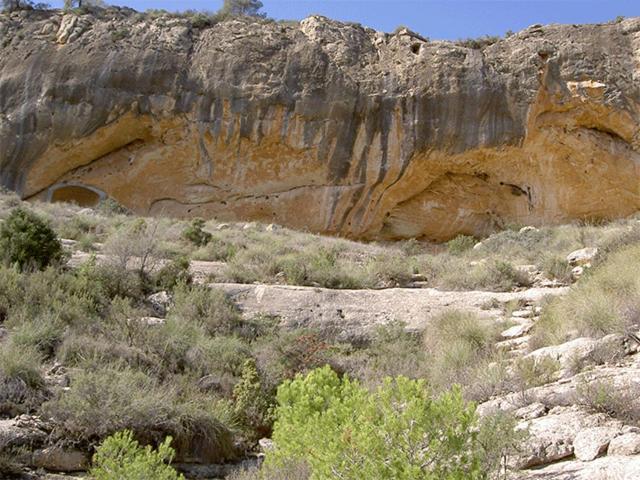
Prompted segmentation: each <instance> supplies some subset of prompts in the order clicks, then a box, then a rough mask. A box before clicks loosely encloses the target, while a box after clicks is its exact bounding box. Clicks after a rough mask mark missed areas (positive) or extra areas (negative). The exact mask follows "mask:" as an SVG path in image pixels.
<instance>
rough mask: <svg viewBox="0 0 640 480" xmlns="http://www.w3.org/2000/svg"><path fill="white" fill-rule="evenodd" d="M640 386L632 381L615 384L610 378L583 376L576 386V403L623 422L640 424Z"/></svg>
mask: <svg viewBox="0 0 640 480" xmlns="http://www.w3.org/2000/svg"><path fill="white" fill-rule="evenodd" d="M639 396H640V387H638V385H637V384H636V383H634V382H628V383H627V384H626V385H623V386H621V385H615V384H614V383H613V382H612V381H611V380H608V379H605V380H589V379H588V378H586V377H585V378H583V380H582V381H581V383H579V384H578V387H577V388H576V403H578V404H579V405H582V406H584V407H586V408H588V409H589V410H591V411H594V412H599V413H605V414H607V415H609V416H611V417H613V418H616V419H618V420H621V421H622V422H624V423H627V424H631V425H635V426H640V404H638V397H639Z"/></svg>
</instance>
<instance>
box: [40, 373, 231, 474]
mask: <svg viewBox="0 0 640 480" xmlns="http://www.w3.org/2000/svg"><path fill="white" fill-rule="evenodd" d="M177 380H178V378H177V377H173V378H170V379H169V380H168V381H167V383H162V382H160V381H159V380H157V379H155V378H153V377H151V376H150V375H148V374H146V373H144V372H141V371H136V370H133V369H130V368H123V367H117V366H113V365H112V366H105V365H102V366H100V367H99V368H98V369H96V370H91V371H90V370H85V371H81V372H79V373H78V374H77V376H75V377H74V378H73V379H72V384H71V389H70V390H68V391H64V392H59V393H58V395H57V396H56V397H55V398H54V399H52V400H50V401H48V402H47V403H45V404H44V405H43V406H42V412H43V414H44V415H46V416H48V417H49V418H51V419H52V421H53V422H55V424H56V426H57V429H56V434H57V436H58V437H59V438H65V439H67V440H69V441H74V442H77V443H79V444H81V445H87V444H92V443H93V442H95V441H99V440H101V439H104V438H106V437H108V436H109V435H112V434H113V433H115V432H118V431H120V430H124V429H128V430H131V431H132V432H134V435H135V437H136V439H138V440H139V441H141V442H142V443H145V444H152V443H159V442H160V441H162V440H163V439H164V437H166V436H167V435H171V436H173V438H174V439H175V445H176V449H177V451H178V452H183V453H189V454H193V455H201V456H203V458H205V459H206V460H209V461H211V462H212V463H213V462H217V461H224V460H227V459H231V458H234V457H235V455H236V452H235V447H234V446H233V442H232V435H231V428H232V426H233V419H232V413H231V412H230V410H229V409H228V407H226V406H225V405H224V403H222V402H221V401H216V400H215V399H212V398H211V397H206V396H203V395H201V394H199V393H197V392H196V391H195V390H188V389H184V386H183V385H181V383H180V382H179V381H177ZM178 387H183V388H178Z"/></svg>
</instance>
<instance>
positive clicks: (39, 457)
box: [33, 447, 89, 472]
mask: <svg viewBox="0 0 640 480" xmlns="http://www.w3.org/2000/svg"><path fill="white" fill-rule="evenodd" d="M33 466H35V467H36V468H43V469H45V470H50V471H54V472H80V471H84V470H87V468H89V456H88V455H87V454H86V453H84V452H81V451H80V450H74V449H66V448H62V447H48V448H45V449H42V450H37V451H35V452H34V453H33Z"/></svg>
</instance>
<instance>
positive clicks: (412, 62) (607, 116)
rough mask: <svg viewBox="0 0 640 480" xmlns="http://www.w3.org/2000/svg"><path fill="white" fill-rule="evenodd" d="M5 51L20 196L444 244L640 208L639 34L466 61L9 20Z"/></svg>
mask: <svg viewBox="0 0 640 480" xmlns="http://www.w3.org/2000/svg"><path fill="white" fill-rule="evenodd" d="M114 32H126V34H121V33H118V34H114ZM0 45H2V47H1V48H0V72H1V73H0V183H1V184H2V185H4V186H6V187H9V188H12V189H14V190H16V191H17V192H19V193H20V194H21V196H22V197H23V198H28V199H41V200H51V201H57V200H67V201H68V200H75V201H77V202H78V203H81V204H91V203H95V202H97V201H98V200H99V199H101V198H104V197H106V196H109V197H112V198H114V199H115V200H117V201H118V202H120V203H122V204H124V205H125V206H127V207H129V208H131V209H132V210H134V211H135V212H137V213H140V214H151V215H171V216H180V217H196V216H197V217H203V218H217V219H219V220H225V221H230V220H247V221H250V220H257V221H264V222H269V223H278V224H282V225H287V226H290V227H293V228H297V229H304V230H310V231H314V232H322V233H329V234H336V235H343V236H347V237H352V238H362V239H400V238H412V237H416V238H425V239H429V240H435V241H442V240H447V239H449V238H452V237H453V236H455V235H457V234H460V233H463V234H472V235H484V234H488V233H491V232H493V231H495V230H497V229H500V228H503V227H504V226H506V225H508V224H532V225H541V224H553V223H559V222H565V221H570V220H574V219H607V218H614V217H620V216H627V215H630V214H633V213H635V212H637V211H638V210H640V125H639V119H640V19H627V20H624V21H622V22H617V23H611V24H605V25H584V26H574V25H565V26H558V25H554V26H545V27H542V26H539V25H535V26H532V27H529V28H528V29H526V30H524V31H522V32H520V33H518V34H515V35H513V36H511V37H509V38H506V39H503V40H499V41H497V42H495V43H493V44H491V45H484V46H480V47H479V48H469V47H467V46H464V45H462V44H456V43H452V42H443V41H429V40H427V39H425V38H423V37H421V36H419V35H417V34H415V33H413V32H410V31H409V30H406V29H401V30H399V31H397V32H396V33H395V34H384V33H381V32H377V31H374V30H371V29H368V28H363V27H361V26H359V25H354V24H342V23H339V22H335V21H332V20H328V19H326V18H323V17H317V16H314V17H309V18H307V19H305V20H303V21H302V22H300V23H299V24H295V25H292V24H290V23H287V24H284V23H276V22H270V21H264V20H250V19H236V20H229V21H225V22H222V23H219V24H217V25H214V26H212V27H210V28H205V29H198V28H196V27H194V26H193V25H191V24H190V23H189V21H188V20H187V19H184V18H172V17H160V18H155V19H152V18H149V17H144V16H142V15H135V14H133V13H131V12H130V11H128V10H125V9H122V10H113V9H112V10H108V11H104V12H102V13H93V14H85V15H82V16H75V15H74V14H66V15H63V14H62V13H61V12H18V13H12V14H4V15H0Z"/></svg>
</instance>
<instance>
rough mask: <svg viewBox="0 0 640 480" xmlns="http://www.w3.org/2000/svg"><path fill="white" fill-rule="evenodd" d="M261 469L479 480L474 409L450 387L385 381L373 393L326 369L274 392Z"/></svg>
mask: <svg viewBox="0 0 640 480" xmlns="http://www.w3.org/2000/svg"><path fill="white" fill-rule="evenodd" d="M277 399H278V407H277V411H276V422H275V425H274V432H273V439H274V441H275V444H276V449H275V450H274V451H271V452H268V453H267V458H266V463H267V465H284V464H289V463H291V462H293V463H297V462H301V461H302V462H306V463H308V465H309V467H310V469H311V472H312V474H311V478H312V479H324V478H336V477H338V478H343V479H361V478H394V479H398V480H402V479H407V480H409V479H411V480H415V479H430V480H431V479H433V480H436V479H459V478H465V479H474V478H477V479H480V478H484V473H483V466H482V465H481V453H480V450H479V445H478V444H477V425H478V422H477V418H476V416H475V413H474V412H475V406H474V405H473V404H466V403H465V402H464V401H463V399H462V396H461V394H460V392H459V391H458V390H456V389H454V390H453V391H451V392H449V393H446V394H443V395H441V396H439V397H436V398H434V397H433V396H432V395H431V393H430V392H429V390H428V389H427V387H426V385H425V383H424V381H422V380H409V379H407V378H404V377H398V378H397V379H395V380H391V379H387V380H385V382H384V384H383V386H381V387H380V388H379V389H377V390H376V391H375V392H368V391H367V390H366V389H365V388H364V387H362V386H361V385H360V384H359V383H358V382H357V381H352V380H349V379H348V378H343V379H340V378H339V377H338V375H337V374H336V373H334V372H333V371H332V370H331V369H330V368H329V367H324V368H322V369H319V370H315V371H313V372H311V373H310V374H309V375H307V376H306V377H301V376H298V377H296V379H295V380H293V381H290V382H286V383H284V384H283V385H282V386H281V387H280V388H279V389H278V394H277Z"/></svg>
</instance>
